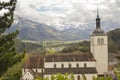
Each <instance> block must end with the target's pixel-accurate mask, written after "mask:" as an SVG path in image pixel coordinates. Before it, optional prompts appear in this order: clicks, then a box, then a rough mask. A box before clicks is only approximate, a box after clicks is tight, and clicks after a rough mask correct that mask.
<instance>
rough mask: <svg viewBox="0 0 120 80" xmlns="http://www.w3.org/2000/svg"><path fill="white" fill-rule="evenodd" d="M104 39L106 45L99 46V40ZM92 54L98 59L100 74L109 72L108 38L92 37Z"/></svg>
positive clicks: (97, 64) (97, 65)
mask: <svg viewBox="0 0 120 80" xmlns="http://www.w3.org/2000/svg"><path fill="white" fill-rule="evenodd" d="M102 38H103V39H104V44H98V39H102ZM91 41H93V42H91V52H92V53H93V55H94V58H95V59H96V69H97V71H98V74H104V73H105V72H107V71H108V39H107V36H91Z"/></svg>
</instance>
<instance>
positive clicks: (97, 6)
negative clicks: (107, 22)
mask: <svg viewBox="0 0 120 80" xmlns="http://www.w3.org/2000/svg"><path fill="white" fill-rule="evenodd" d="M97 18H99V9H98V4H97Z"/></svg>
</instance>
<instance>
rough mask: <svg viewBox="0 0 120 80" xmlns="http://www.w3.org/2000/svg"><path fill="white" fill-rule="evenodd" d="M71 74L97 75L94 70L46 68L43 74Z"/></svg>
mask: <svg viewBox="0 0 120 80" xmlns="http://www.w3.org/2000/svg"><path fill="white" fill-rule="evenodd" d="M66 72H67V73H73V74H84V73H85V74H95V73H97V70H96V68H46V69H45V74H57V73H61V74H65V73H66Z"/></svg>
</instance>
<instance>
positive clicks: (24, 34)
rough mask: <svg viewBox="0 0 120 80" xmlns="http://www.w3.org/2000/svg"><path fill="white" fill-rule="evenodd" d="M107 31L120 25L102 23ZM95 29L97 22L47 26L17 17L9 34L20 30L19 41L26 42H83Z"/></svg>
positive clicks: (109, 22)
mask: <svg viewBox="0 0 120 80" xmlns="http://www.w3.org/2000/svg"><path fill="white" fill-rule="evenodd" d="M101 26H104V27H102V28H103V29H104V30H105V31H109V30H112V29H115V28H118V27H119V24H116V23H113V22H111V21H108V22H102V25H101ZM94 28H95V20H94V21H91V22H90V23H81V24H79V25H73V24H65V23H59V24H53V25H46V24H43V23H38V22H35V21H32V20H30V19H26V18H23V17H19V16H15V20H14V23H13V25H12V26H11V28H10V29H8V30H7V32H12V31H15V30H19V32H20V33H19V35H18V38H19V39H24V40H35V41H40V40H81V39H89V35H90V33H91V32H92V31H93V30H94Z"/></svg>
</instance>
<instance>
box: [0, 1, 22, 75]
mask: <svg viewBox="0 0 120 80" xmlns="http://www.w3.org/2000/svg"><path fill="white" fill-rule="evenodd" d="M16 2H17V1H16V0H9V1H8V2H0V11H3V10H6V11H7V12H5V13H4V14H3V15H0V77H1V76H2V75H3V74H4V73H5V72H6V71H7V70H8V68H9V67H11V66H12V65H14V64H17V63H18V62H20V61H21V58H22V57H23V55H18V54H17V52H16V49H15V47H14V39H15V38H16V36H17V34H18V31H16V32H12V33H9V34H5V33H4V32H5V30H6V29H8V28H10V26H11V24H12V23H13V20H14V18H13V16H14V10H15V7H16Z"/></svg>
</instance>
